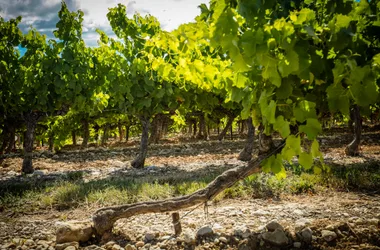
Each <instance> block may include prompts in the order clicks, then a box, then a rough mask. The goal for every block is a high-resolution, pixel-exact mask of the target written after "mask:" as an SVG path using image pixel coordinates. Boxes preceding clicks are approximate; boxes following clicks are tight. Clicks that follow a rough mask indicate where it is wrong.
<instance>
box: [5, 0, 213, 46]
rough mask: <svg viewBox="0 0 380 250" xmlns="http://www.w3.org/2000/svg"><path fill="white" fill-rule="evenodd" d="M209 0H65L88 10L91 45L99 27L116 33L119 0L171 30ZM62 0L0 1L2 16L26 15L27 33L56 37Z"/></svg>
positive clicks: (85, 26) (87, 36)
mask: <svg viewBox="0 0 380 250" xmlns="http://www.w3.org/2000/svg"><path fill="white" fill-rule="evenodd" d="M208 1H209V0H128V1H127V0H65V2H66V4H67V6H68V8H69V9H70V10H71V11H76V10H78V9H80V10H82V11H83V12H84V22H83V39H84V40H85V42H86V44H87V45H88V46H96V45H97V40H98V38H99V36H98V34H97V33H96V32H95V30H96V29H97V28H99V29H101V30H103V31H105V32H106V33H107V34H108V35H111V36H112V34H113V32H112V30H111V27H110V25H109V24H108V20H107V17H106V15H107V12H108V8H110V7H115V6H117V4H118V3H121V4H124V5H125V6H127V14H128V15H129V16H132V15H133V14H134V13H135V12H139V13H140V14H142V15H145V14H151V15H153V16H155V17H156V18H157V19H158V20H159V22H160V23H161V27H162V28H163V29H164V30H167V31H171V30H173V29H175V28H177V27H178V26H179V25H180V24H182V23H188V22H191V21H193V20H194V18H195V17H196V16H197V15H198V14H199V13H200V10H199V8H198V6H199V5H200V4H202V3H206V4H207V3H208ZM60 7H61V0H0V16H1V17H3V18H4V19H5V20H8V19H10V18H15V17H17V16H22V22H21V24H20V26H19V27H20V28H21V29H22V31H23V32H25V33H26V32H27V31H28V29H29V27H30V26H31V25H32V26H33V27H34V28H36V29H37V30H38V31H39V32H41V33H43V34H46V35H47V38H54V36H53V33H52V31H53V30H54V29H55V28H56V27H55V25H56V23H57V22H58V11H59V9H60Z"/></svg>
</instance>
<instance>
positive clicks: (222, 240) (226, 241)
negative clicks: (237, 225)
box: [219, 236, 228, 244]
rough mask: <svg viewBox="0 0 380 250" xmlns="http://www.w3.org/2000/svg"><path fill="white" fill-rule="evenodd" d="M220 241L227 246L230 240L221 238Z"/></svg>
mask: <svg viewBox="0 0 380 250" xmlns="http://www.w3.org/2000/svg"><path fill="white" fill-rule="evenodd" d="M219 241H220V242H223V243H224V244H227V243H228V240H227V238H226V237H223V236H222V237H219Z"/></svg>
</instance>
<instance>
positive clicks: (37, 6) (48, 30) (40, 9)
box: [0, 0, 78, 38]
mask: <svg viewBox="0 0 380 250" xmlns="http://www.w3.org/2000/svg"><path fill="white" fill-rule="evenodd" d="M66 4H67V7H68V8H69V9H70V10H76V9H77V8H78V3H77V2H76V1H75V0H66ZM0 6H2V9H1V11H0V15H1V16H3V17H4V18H5V19H11V18H16V17H18V16H22V21H21V23H20V29H21V30H22V31H23V32H24V33H27V32H28V30H29V29H30V27H31V26H33V27H34V28H35V29H37V30H38V31H39V32H41V33H43V34H46V35H47V37H48V38H53V37H54V36H53V33H52V31H53V30H54V29H55V28H56V24H57V22H58V20H59V18H58V11H59V10H60V8H61V1H60V0H14V1H8V0H0Z"/></svg>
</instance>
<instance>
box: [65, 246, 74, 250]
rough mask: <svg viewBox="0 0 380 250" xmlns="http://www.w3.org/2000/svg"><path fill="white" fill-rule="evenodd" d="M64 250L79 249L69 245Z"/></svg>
mask: <svg viewBox="0 0 380 250" xmlns="http://www.w3.org/2000/svg"><path fill="white" fill-rule="evenodd" d="M64 250H77V248H75V247H73V246H68V247H66V248H65V249H64Z"/></svg>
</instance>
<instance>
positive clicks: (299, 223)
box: [294, 218, 311, 231]
mask: <svg viewBox="0 0 380 250" xmlns="http://www.w3.org/2000/svg"><path fill="white" fill-rule="evenodd" d="M310 224H311V220H310V219H307V218H301V219H298V220H296V222H295V226H294V228H295V230H296V231H301V230H302V229H304V228H305V227H307V226H309V225H310Z"/></svg>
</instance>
